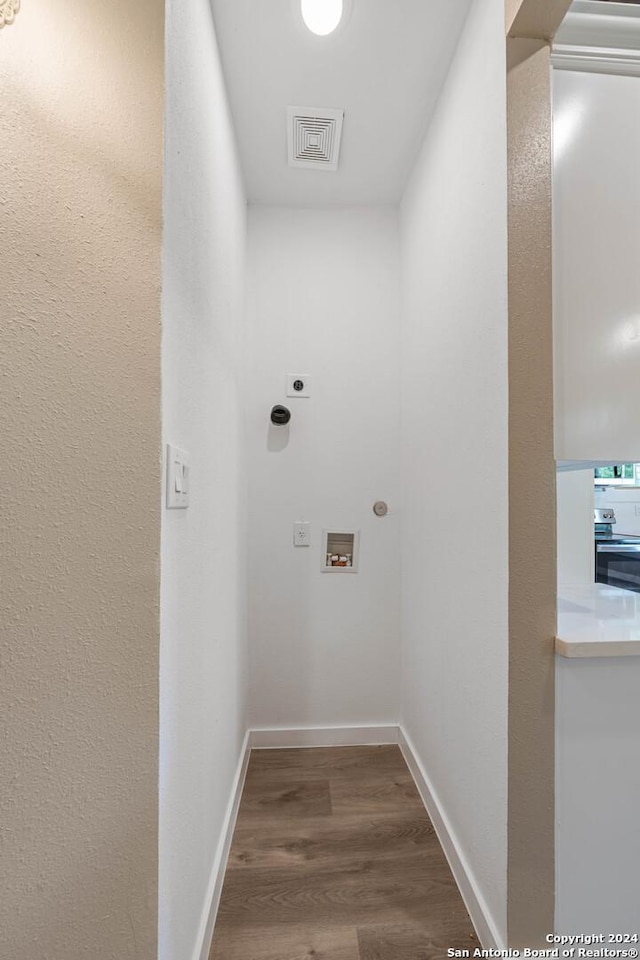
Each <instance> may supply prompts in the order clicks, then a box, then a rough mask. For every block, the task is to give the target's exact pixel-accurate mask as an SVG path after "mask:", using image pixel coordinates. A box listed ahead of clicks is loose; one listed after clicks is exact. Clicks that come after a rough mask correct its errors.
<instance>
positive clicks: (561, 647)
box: [556, 583, 640, 657]
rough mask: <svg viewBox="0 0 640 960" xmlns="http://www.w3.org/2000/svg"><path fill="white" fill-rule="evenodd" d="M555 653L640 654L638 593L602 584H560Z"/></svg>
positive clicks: (595, 654) (604, 655) (578, 654)
mask: <svg viewBox="0 0 640 960" xmlns="http://www.w3.org/2000/svg"><path fill="white" fill-rule="evenodd" d="M556 653H559V654H560V656H562V657H640V593H632V592H631V591H630V590H620V589H619V588H618V587H609V586H606V585H605V584H603V583H592V584H585V585H584V586H583V585H574V584H571V585H569V584H567V585H564V586H561V587H560V588H559V590H558V631H557V636H556Z"/></svg>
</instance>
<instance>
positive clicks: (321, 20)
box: [300, 0, 343, 37]
mask: <svg viewBox="0 0 640 960" xmlns="http://www.w3.org/2000/svg"><path fill="white" fill-rule="evenodd" d="M300 3H301V8H302V19H303V20H304V22H305V24H306V25H307V27H308V28H309V30H311V32H312V33H315V34H317V36H319V37H326V36H327V35H328V34H329V33H333V31H334V30H335V29H336V27H337V26H338V24H339V23H340V21H341V20H342V5H343V0H300Z"/></svg>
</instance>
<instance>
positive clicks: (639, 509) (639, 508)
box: [636, 503, 640, 517]
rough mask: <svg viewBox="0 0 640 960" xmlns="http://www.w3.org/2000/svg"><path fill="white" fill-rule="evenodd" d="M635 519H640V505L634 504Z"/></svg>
mask: <svg viewBox="0 0 640 960" xmlns="http://www.w3.org/2000/svg"><path fill="white" fill-rule="evenodd" d="M636 517H640V503H636Z"/></svg>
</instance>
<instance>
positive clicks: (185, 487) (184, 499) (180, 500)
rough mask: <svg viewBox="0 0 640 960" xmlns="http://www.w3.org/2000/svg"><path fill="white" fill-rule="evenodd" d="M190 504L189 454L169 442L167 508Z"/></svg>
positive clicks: (182, 507)
mask: <svg viewBox="0 0 640 960" xmlns="http://www.w3.org/2000/svg"><path fill="white" fill-rule="evenodd" d="M188 506H189V454H188V453H187V452H186V451H185V450H179V449H178V447H174V446H172V444H170V443H168V444H167V510H176V509H178V510H180V509H184V508H185V507H188Z"/></svg>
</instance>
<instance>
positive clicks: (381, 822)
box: [210, 746, 478, 960]
mask: <svg viewBox="0 0 640 960" xmlns="http://www.w3.org/2000/svg"><path fill="white" fill-rule="evenodd" d="M477 945H478V943H477V940H476V938H475V934H474V932H473V927H472V925H471V921H470V920H469V917H468V914H467V911H466V909H465V906H464V904H463V902H462V898H461V897H460V894H459V892H458V889H457V887H456V884H455V882H454V879H453V877H452V875H451V871H450V870H449V866H448V864H447V861H446V859H445V857H444V854H443V852H442V849H441V847H440V844H439V842H438V838H437V837H436V835H435V833H434V830H433V827H432V825H431V822H430V820H429V818H428V816H427V814H426V812H425V809H424V807H423V805H422V801H421V800H420V797H419V796H418V792H417V790H416V788H415V785H414V783H413V780H412V778H411V774H410V773H409V770H408V769H407V766H406V764H405V762H404V759H403V757H402V754H401V753H400V749H399V748H398V747H396V746H382V747H327V748H324V747H322V748H319V747H313V748H303V749H295V750H257V751H255V750H254V752H253V753H252V755H251V760H250V762H249V770H248V773H247V779H246V783H245V787H244V791H243V795H242V801H241V804H240V811H239V814H238V822H237V825H236V829H235V833H234V835H233V843H232V847H231V853H230V856H229V864H228V867H227V872H226V874H225V881H224V888H223V891H222V899H221V902H220V909H219V911H218V919H217V923H216V928H215V932H214V938H213V944H212V947H211V953H210V960H446V951H447V948H448V947H457V948H469V947H472V948H473V947H475V946H477Z"/></svg>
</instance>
